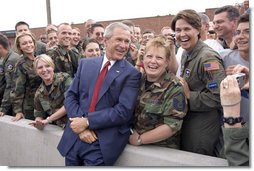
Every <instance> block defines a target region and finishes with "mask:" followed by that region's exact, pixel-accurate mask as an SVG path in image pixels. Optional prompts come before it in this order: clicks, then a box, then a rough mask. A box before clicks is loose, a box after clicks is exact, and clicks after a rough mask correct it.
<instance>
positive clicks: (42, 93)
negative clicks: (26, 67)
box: [34, 72, 72, 128]
mask: <svg viewBox="0 0 254 171" xmlns="http://www.w3.org/2000/svg"><path fill="white" fill-rule="evenodd" d="M71 82H72V78H71V77H70V75H69V74H67V73H63V72H60V73H55V74H54V79H53V83H52V85H51V87H50V89H48V90H49V91H48V90H47V87H46V85H45V84H44V83H41V85H40V87H39V88H38V89H37V91H36V93H35V97H34V117H35V118H36V117H41V118H44V119H46V118H47V117H48V116H50V115H52V114H53V113H55V112H56V111H57V110H58V109H60V108H61V107H62V106H63V105H64V97H65V93H66V91H67V90H68V88H69V86H70V85H71ZM53 123H54V124H56V125H58V126H60V127H62V128H64V127H65V124H66V123H67V116H66V115H65V116H63V117H62V118H60V119H58V120H57V121H54V122H53Z"/></svg>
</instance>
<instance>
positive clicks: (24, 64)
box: [11, 33, 41, 121]
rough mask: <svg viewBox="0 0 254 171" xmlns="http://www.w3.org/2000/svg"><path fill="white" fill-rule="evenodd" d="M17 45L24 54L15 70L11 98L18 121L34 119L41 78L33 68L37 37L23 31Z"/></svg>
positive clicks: (14, 119)
mask: <svg viewBox="0 0 254 171" xmlns="http://www.w3.org/2000/svg"><path fill="white" fill-rule="evenodd" d="M15 46H16V48H17V50H18V52H19V53H20V54H22V55H21V57H20V59H19V60H18V62H17V64H16V68H15V71H14V72H15V73H14V79H15V87H14V89H13V91H12V93H11V98H12V101H13V111H14V113H15V118H13V119H12V120H13V121H18V120H20V119H22V118H26V119H31V120H33V119H34V104H33V101H34V94H35V91H36V90H37V88H38V87H39V85H40V84H41V78H40V77H39V76H38V75H36V73H35V71H34V69H33V61H34V59H35V56H34V51H35V39H34V37H33V36H32V35H31V34H27V33H23V34H21V35H19V36H17V37H16V40H15Z"/></svg>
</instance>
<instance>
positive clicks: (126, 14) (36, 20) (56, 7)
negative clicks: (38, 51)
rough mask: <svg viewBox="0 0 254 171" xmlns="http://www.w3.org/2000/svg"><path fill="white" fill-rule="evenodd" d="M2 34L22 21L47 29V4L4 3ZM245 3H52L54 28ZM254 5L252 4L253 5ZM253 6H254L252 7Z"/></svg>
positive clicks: (154, 0)
mask: <svg viewBox="0 0 254 171" xmlns="http://www.w3.org/2000/svg"><path fill="white" fill-rule="evenodd" d="M0 1H1V10H0V21H1V24H0V31H5V30H14V26H15V24H16V23H17V22H18V21H26V22H27V23H28V24H29V25H30V27H31V28H35V27H45V26H46V25H47V13H46V0H0ZM243 1H244V0H210V1H206V0H50V2H51V3H50V4H51V19H52V23H53V24H56V25H58V24H60V23H62V22H68V23H74V24H78V23H84V21H86V20H87V19H90V18H92V19H94V20H96V21H107V20H118V19H131V18H142V17H151V16H158V15H160V16H164V15H168V14H172V15H175V14H176V13H177V12H178V11H180V10H183V9H194V10H196V11H197V12H204V11H205V9H206V8H217V7H221V6H223V5H235V4H236V3H242V2H243ZM250 3H251V1H250ZM251 5H252V4H250V6H251Z"/></svg>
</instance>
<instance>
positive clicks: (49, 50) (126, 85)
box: [0, 0, 250, 166]
mask: <svg viewBox="0 0 254 171" xmlns="http://www.w3.org/2000/svg"><path fill="white" fill-rule="evenodd" d="M247 1H248V0H245V1H244V2H245V3H244V4H245V5H247ZM249 18H250V10H249V9H247V8H246V11H245V12H244V13H243V14H241V15H240V12H239V10H238V9H237V8H236V7H235V6H232V5H226V6H223V7H220V8H218V9H216V10H215V13H214V18H213V20H212V21H210V19H209V17H208V16H207V15H205V14H203V13H197V12H196V11H194V10H191V9H186V10H182V11H180V12H178V13H177V14H176V15H175V16H174V18H173V20H172V22H171V23H170V25H169V26H165V27H163V28H162V29H161V33H160V34H158V35H156V33H155V32H154V31H153V30H151V29H150V28H141V27H140V26H139V25H135V24H134V23H133V22H131V21H129V20H124V21H122V22H113V23H111V24H109V25H107V26H103V25H102V24H100V23H98V22H96V21H94V20H92V19H89V20H87V22H86V23H85V29H86V34H85V35H84V36H82V35H81V34H80V33H81V32H80V29H79V28H75V27H72V26H71V25H70V24H68V23H61V24H60V25H59V26H55V25H53V24H50V25H48V26H47V27H46V30H45V34H43V35H42V36H41V37H40V40H39V41H36V39H35V36H34V35H33V33H32V32H31V31H30V29H29V24H28V23H26V22H24V21H20V22H17V24H16V25H15V30H16V39H15V43H14V46H13V47H10V44H9V41H8V38H7V37H6V36H5V35H3V34H0V57H1V60H0V117H4V115H10V116H13V117H12V121H14V122H17V121H19V120H20V119H22V118H25V119H30V120H31V122H30V125H31V126H33V127H35V128H37V129H40V130H43V129H44V127H45V126H46V125H47V124H55V125H58V126H60V127H61V128H63V130H64V133H63V136H62V138H61V140H60V142H59V145H58V147H57V149H58V150H59V152H60V153H61V155H63V156H64V157H65V164H66V165H67V166H82V165H85V166H97V165H98V166H104V165H113V164H114V163H115V161H116V160H117V158H118V157H119V156H120V154H121V153H122V151H123V150H124V148H125V146H126V144H128V143H129V144H130V145H134V146H140V145H146V144H151V145H156V146H161V147H168V148H174V149H180V150H184V151H189V152H193V153H198V154H203V155H209V156H215V157H220V158H225V159H227V160H228V163H229V165H237V166H241V165H244V166H248V165H249V122H250V120H249V119H250V118H249V111H250V109H249V107H250V106H249V75H250V74H249V68H250V52H249V48H250V31H249V29H250V22H249ZM238 73H244V74H245V75H244V77H243V78H242V77H237V76H236V75H237V74H238ZM241 80H243V81H244V85H243V86H241V87H240V86H239V85H240V84H239V82H240V81H241Z"/></svg>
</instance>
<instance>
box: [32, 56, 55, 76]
mask: <svg viewBox="0 0 254 171" xmlns="http://www.w3.org/2000/svg"><path fill="white" fill-rule="evenodd" d="M40 60H41V61H43V62H45V63H46V64H48V65H49V66H51V67H52V68H53V69H55V64H54V62H53V60H52V58H51V57H50V56H48V55H46V54H41V55H38V56H36V58H35V59H34V62H33V67H34V71H35V72H36V70H37V65H38V62H39V61H40ZM36 73H37V72H36Z"/></svg>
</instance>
